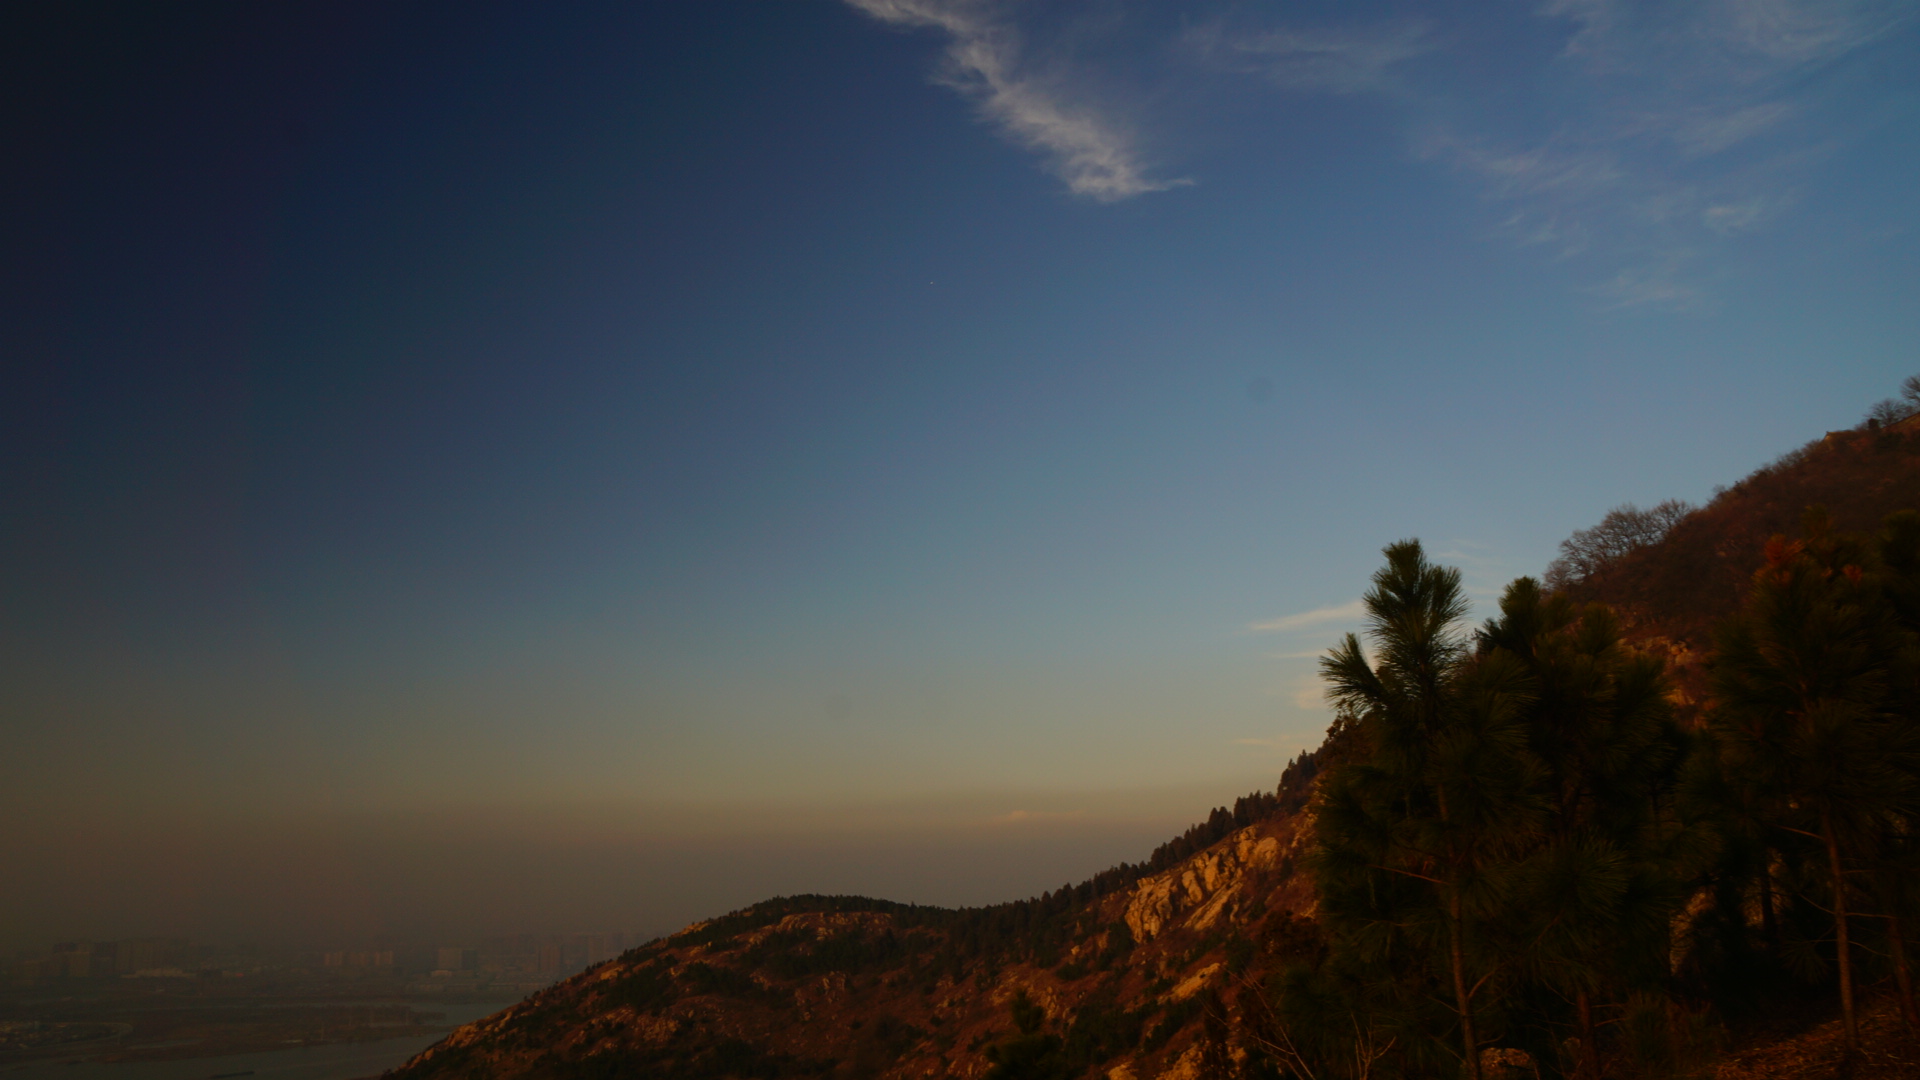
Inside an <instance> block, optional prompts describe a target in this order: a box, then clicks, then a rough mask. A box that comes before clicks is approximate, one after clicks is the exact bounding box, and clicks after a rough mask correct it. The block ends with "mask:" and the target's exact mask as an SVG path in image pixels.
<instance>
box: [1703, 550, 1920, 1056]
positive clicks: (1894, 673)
mask: <svg viewBox="0 0 1920 1080" xmlns="http://www.w3.org/2000/svg"><path fill="white" fill-rule="evenodd" d="M1807 532H1808V534H1809V535H1808V538H1807V539H1806V540H1805V541H1795V542H1789V541H1787V540H1786V539H1785V538H1783V537H1776V538H1774V540H1773V541H1772V542H1771V543H1770V544H1769V545H1768V546H1767V552H1766V559H1767V561H1766V565H1764V566H1763V567H1762V568H1761V569H1760V570H1759V571H1758V572H1757V573H1756V574H1755V575H1754V578H1753V584H1752V588H1751V590H1750V591H1749V594H1748V598H1747V604H1746V607H1745V608H1744V609H1743V610H1742V611H1741V612H1740V614H1739V615H1738V616H1736V617H1735V618H1734V619H1732V620H1730V621H1729V622H1728V623H1727V624H1726V625H1725V626H1723V627H1722V629H1721V632H1720V634H1719V650H1718V653H1719V654H1718V657H1717V659H1716V660H1715V663H1714V670H1713V687H1714V692H1715V695H1716V697H1717V698H1718V708H1717V709H1716V710H1715V713H1714V716H1715V723H1716V726H1717V728H1718V730H1719V734H1720V736H1721V743H1722V746H1723V747H1724V748H1725V753H1726V756H1727V759H1728V768H1729V771H1730V772H1731V773H1732V774H1733V775H1734V776H1735V777H1736V778H1737V780H1736V782H1738V783H1740V784H1744V785H1745V786H1747V787H1748V788H1750V789H1751V790H1752V791H1754V792H1756V793H1758V795H1759V796H1760V798H1761V800H1762V802H1763V804H1764V805H1765V807H1766V809H1767V812H1768V813H1769V815H1770V817H1771V821H1772V824H1773V826H1774V827H1776V828H1778V829H1781V830H1784V831H1787V832H1789V833H1794V834H1798V835H1801V836H1805V837H1808V838H1809V839H1812V840H1814V841H1815V842H1817V843H1818V844H1819V845H1820V848H1821V850H1822V852H1823V854H1824V857H1825V864H1826V865H1825V867H1824V870H1825V874H1824V877H1825V881H1826V885H1827V888H1828V890H1829V893H1830V898H1831V911H1832V914H1833V927H1834V942H1835V957H1836V967H1837V969H1838V971H1837V977H1838V983H1839V992H1840V1004H1841V1015H1842V1028H1843V1031H1844V1035H1845V1041H1846V1049H1847V1054H1848V1057H1849V1059H1850V1060H1851V1058H1852V1057H1853V1056H1854V1055H1856V1054H1857V1053H1858V1050H1859V1024H1858V1019H1857V1015H1856V1009H1855V1002H1854V972H1853V929H1852V924H1851V916H1850V912H1851V910H1852V907H1851V901H1852V899H1853V897H1854V894H1855V891H1856V890H1855V889H1854V887H1853V884H1854V880H1855V879H1856V878H1858V877H1860V876H1861V875H1863V874H1865V875H1869V876H1871V875H1872V874H1873V873H1874V871H1875V870H1876V869H1877V870H1879V871H1881V872H1882V873H1885V872H1886V871H1888V870H1890V869H1891V866H1890V865H1889V864H1888V863H1887V862H1886V858H1887V857H1888V856H1889V855H1891V854H1893V841H1894V839H1895V838H1897V837H1899V836H1900V835H1901V834H1902V832H1903V831H1904V830H1905V827H1906V824H1907V823H1908V822H1909V821H1911V820H1912V818H1913V816H1914V813H1915V811H1916V809H1920V805H1916V796H1920V783H1916V777H1917V774H1920V739H1917V738H1916V730H1915V725H1914V723H1913V720H1912V717H1911V715H1901V714H1900V712H1899V711H1898V706H1899V705H1900V704H1902V702H1901V701H1900V700H1899V699H1900V698H1901V696H1902V695H1900V694H1898V693H1897V692H1896V691H1897V690H1898V689H1899V683H1900V682H1901V680H1900V679H1899V678H1898V674H1899V672H1898V669H1899V668H1900V667H1901V666H1902V660H1903V654H1904V653H1910V651H1911V643H1910V641H1905V640H1903V637H1907V636H1910V635H1903V634H1902V632H1901V626H1900V624H1899V621H1898V619H1897V617H1896V608H1895V605H1894V603H1892V602H1891V593H1890V590H1889V589H1888V588H1887V584H1888V583H1887V582H1886V581H1885V580H1884V576H1883V575H1882V574H1881V573H1878V572H1877V571H1878V569H1879V565H1878V564H1879V561H1880V560H1879V559H1878V557H1877V556H1878V552H1876V551H1875V550H1873V545H1871V544H1869V543H1866V542H1865V541H1864V540H1863V539H1862V538H1857V537H1844V536H1836V535H1833V534H1831V533H1830V531H1829V530H1828V529H1827V527H1826V523H1825V518H1824V516H1823V515H1821V514H1819V513H1817V512H1814V513H1810V514H1809V515H1808V520H1807ZM1876 864H1877V865H1876Z"/></svg>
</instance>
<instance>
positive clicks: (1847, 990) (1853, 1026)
mask: <svg viewBox="0 0 1920 1080" xmlns="http://www.w3.org/2000/svg"><path fill="white" fill-rule="evenodd" d="M1820 834H1821V838H1822V839H1824V840H1825V841H1826V842H1827V871H1828V872H1829V873H1831V874H1832V875H1833V931H1834V939H1835V941H1836V943H1837V944H1838V947H1839V951H1840V1026H1841V1029H1842V1030H1843V1031H1844V1032H1845V1033H1846V1039H1847V1057H1846V1060H1847V1062H1848V1063H1849V1064H1850V1063H1851V1062H1852V1061H1853V1059H1854V1057H1855V1056H1856V1055H1858V1054H1859V1052H1860V1028H1859V1025H1858V1024H1857V1023H1856V1021H1855V1019H1854V1014H1853V943H1852V941H1851V940H1850V939H1849V936H1848V933H1847V879H1846V874H1845V870H1844V869H1843V867H1842V866H1841V862H1840V841H1839V839H1838V838H1836V837H1835V836H1834V834H1833V812H1832V811H1831V810H1826V809H1822V810H1821V811H1820ZM1476 1080H1477V1078H1476Z"/></svg>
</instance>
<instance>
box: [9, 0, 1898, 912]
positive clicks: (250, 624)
mask: <svg viewBox="0 0 1920 1080" xmlns="http://www.w3.org/2000/svg"><path fill="white" fill-rule="evenodd" d="M5 18H6V27H7V33H6V34H4V35H0V41H4V44H0V49H4V50H5V53H6V57H7V62H6V64H5V65H4V70H5V74H4V76H0V78H4V79H5V80H6V85H7V91H8V92H7V93H6V95H5V100H6V104H5V106H3V107H0V109H3V110H4V116H5V121H4V123H5V125H6V127H5V131H6V139H7V145H8V146H9V147H10V148H13V149H14V153H12V154H10V155H9V157H10V158H11V160H10V161H9V163H8V165H7V166H6V168H5V170H4V176H5V184H6V188H5V190H6V193H7V195H8V198H6V199H5V200H3V201H0V236H4V237H5V247H4V250H5V251H6V253H7V255H6V258H5V259H4V269H5V273H6V281H5V288H4V289H0V313H3V314H0V354H4V355H5V356H6V357H7V359H8V362H7V363H6V364H5V365H4V373H3V374H0V409H3V410H4V415H3V418H4V423H0V445H3V446H4V454H5V460H6V461H7V463H8V466H7V468H6V469H5V470H4V473H3V476H0V484H3V485H4V487H3V488H0V522H4V526H3V527H0V545H3V547H0V567H4V570H0V726H3V727H4V732H5V746H6V750H5V754H4V757H0V760H3V761H4V762H5V764H4V765H0V813H4V816H5V817H6V819H7V821H8V822H9V823H10V828H8V829H7V830H5V831H4V833H0V867H4V868H5V873H6V875H7V877H8V879H9V887H8V888H6V889H4V890H0V937H3V938H4V939H5V940H0V948H37V947H41V946H42V945H43V944H44V943H45V942H47V941H51V940H55V939H66V938H84V937H120V936H139V935H149V934H156V935H160V934H188V935H193V936H196V937H202V938H205V939H208V940H231V939H237V938H239V937H241V936H246V935H267V936H276V937H280V938H284V939H288V940H308V939H312V940H321V939H327V940H344V939H347V938H363V937H370V936H374V935H378V934H383V933H384V934H396V933H411V932H414V931H415V930H420V931H421V932H427V933H431V934H435V935H440V936H458V935H463V934H481V933H513V932H523V931H524V932H550V931H565V930H576V929H585V928H588V927H605V928H616V927H617V928H625V929H631V930H634V931H635V932H639V933H643V934H651V933H660V932H665V931H669V930H672V929H675V928H677V927H678V926H680V925H684V924H685V923H687V922H690V921H692V920H694V919H697V918H701V917H705V916H709V915H714V914H718V913H721V912H722V911H725V910H728V909H731V908H735V907H739V906H741V905H743V904H746V903H750V902H752V901H755V900H759V899H763V898H765V897H766V896H770V895H774V894H790V893H799V892H827V893H866V894H871V895H878V896H883V897H887V898H890V899H897V900H907V901H917V902H924V903H936V904H977V903H987V902H993V901H997V900H1010V899H1015V898H1018V897H1023V896H1027V895H1031V894H1034V893H1037V892H1038V891H1040V890H1041V889H1046V888H1052V887H1055V886H1057V885H1059V884H1061V883H1063V882H1066V881H1070V880H1071V881H1078V880H1080V879H1082V878H1084V877H1086V876H1087V875H1089V874H1091V873H1092V872H1094V871H1096V870H1099V869H1102V868H1104V867H1106V866H1109V865H1111V864H1113V863H1115V862H1119V861H1122V860H1128V861H1133V860H1138V859H1141V858H1144V857H1145V856H1146V855H1147V854H1148V852H1150V851H1151V849H1152V848H1153V846H1154V845H1156V844H1158V843H1160V842H1161V841H1164V840H1166V839H1168V838H1170V837H1171V836H1173V835H1175V834H1177V833H1178V832H1179V831H1180V830H1181V829H1183V828H1185V827H1186V826H1187V825H1188V824H1191V823H1193V822H1195V821H1198V820H1200V819H1201V818H1203V817H1204V816H1205V814H1206V812H1207V810H1208V809H1209V808H1210V807H1212V806H1216V805H1220V804H1223V803H1225V804H1231V802H1232V801H1233V799H1234V798H1235V797H1236V796H1238V795H1242V794H1245V793H1247V792H1248V791H1251V790H1254V789H1256V788H1261V789H1271V788H1272V787H1273V786H1274V784H1275V783H1276V782H1277V780H1278V778H1279V775H1280V772H1281V769H1282V768H1283V767H1284V765H1285V763H1286V761H1287V760H1288V759H1289V758H1291V757H1292V756H1294V755H1295V754H1297V753H1298V752H1300V751H1301V750H1304V749H1310V748H1311V747H1313V746H1314V745H1316V744H1317V743H1318V741H1319V738H1320V735H1321V733H1322V732H1323V731H1324V729H1325V727H1326V724H1327V721H1328V718H1329V717H1328V712H1327V709H1326V707H1325V705H1324V704H1323V703H1322V701H1321V700H1320V688H1319V684H1318V682H1317V677H1316V675H1315V667H1314V657H1315V656H1316V655H1317V654H1318V653H1319V652H1320V651H1322V650H1324V649H1325V648H1326V647H1327V646H1328V645H1329V644H1330V643H1331V642H1333V641H1334V640H1335V639H1336V638H1337V637H1338V636H1339V635H1340V634H1342V633H1344V632H1346V631H1348V630H1351V629H1354V628H1356V626H1357V620H1358V608H1357V604H1356V599H1357V597H1358V596H1359V595H1360V593H1361V592H1362V590H1363V589H1364V587H1365V584H1366V579H1367V576H1368V575H1369V574H1370V573H1371V572H1372V571H1373V569H1374V568H1375V566H1376V565H1377V562H1378V559H1379V553H1380V550H1381V548H1382V546H1383V545H1385V544H1388V543H1391V542H1393V541H1396V540H1399V539H1402V538H1406V537H1419V538H1421V539H1422V540H1423V541H1424V542H1425V543H1426V545H1427V547H1428V550H1429V551H1430V552H1431V553H1433V555H1434V556H1435V558H1436V559H1437V561H1440V562H1444V563H1448V564H1452V565H1457V566H1459V567H1461V568H1462V570H1463V572H1464V573H1465V575H1466V580H1467V584H1468V587H1469V589H1470V592H1471V595H1472V596H1473V597H1474V598H1475V600H1476V602H1477V603H1478V604H1479V605H1480V606H1481V607H1480V613H1481V614H1485V609H1486V606H1487V605H1488V604H1489V602H1490V600H1491V598H1492V597H1494V596H1495V595H1497V592H1498V590H1499V589H1500V587H1501V586H1502V585H1504V584H1505V582H1507V581H1508V580H1510V579H1511V578H1513V577H1515V576H1518V575H1522V574H1538V573H1540V572H1541V571H1542V570H1543V568H1544V567H1545V565H1546V564H1547V562H1548V560H1549V559H1551V558H1552V556H1553V554H1554V552H1555V548H1556V545H1557V544H1558V543H1559V541H1560V540H1561V539H1562V538H1564V537H1566V536H1567V535H1568V534H1569V533H1570V532H1572V531H1573V530H1575V529H1578V528H1582V527H1585V526H1589V525H1592V524H1593V523H1595V522H1597V521H1598V520H1599V519H1600V518H1601V516H1602V515H1603V514H1605V513H1606V512H1607V511H1608V510H1609V509H1610V508H1612V507H1615V506H1617V505H1619V504H1622V503H1626V502H1634V503H1638V504H1640V505H1643V506H1645V505H1651V504H1653V503H1657V502H1659V501H1661V500H1664V499H1668V498H1680V499H1687V500H1691V501H1694V502H1704V501H1706V500H1707V499H1709V498H1710V497H1711V496H1712V493H1713V490H1714V488H1715V486H1716V485H1723V484H1730V483H1733V482H1734V481H1736V480H1738V479H1739V478H1740V477H1742V476H1744V475H1745V474H1747V473H1748V472H1750V471H1752V470H1753V469H1755V468H1756V467H1758V466H1760V465H1762V464H1764V463H1766V462H1767V461H1769V460H1772V459H1773V458H1775V457H1777V456H1778V455H1780V454H1782V453H1784V452H1786V451H1789V450H1792V449H1794V448H1795V447H1797V446H1800V445H1801V444H1803V443H1805V442H1807V441H1808V440H1810V439H1814V438H1817V437H1819V436H1820V435H1821V434H1822V433H1823V432H1824V431H1827V430H1831V429H1838V428H1845V427H1850V426H1852V425H1854V424H1856V423H1858V422H1859V420H1860V418H1861V416H1862V414H1863V413H1864V411H1865V410H1866V409H1867V408H1868V407H1869V406H1870V405H1871V404H1872V403H1873V402H1874V401H1875V400H1877V399H1880V398H1884V397H1887V396H1889V395H1891V394H1893V393H1894V392H1895V391H1896V389H1897V387H1898V385H1899V383H1900V380H1901V379H1902V378H1904V377H1906V376H1908V375H1911V374H1914V373H1915V372H1916V371H1920V351H1916V349H1915V346H1914V344H1913V343H1914V342H1915V341H1920V304H1916V303H1914V296H1915V285H1916V283H1920V272H1917V271H1920V264H1917V262H1916V259H1917V258H1920V255H1917V253H1920V245H1916V244H1915V242H1914V240H1915V236H1916V226H1920V198H1916V194H1915V190H1916V189H1915V185H1914V184H1913V183H1912V178H1913V177H1914V176H1915V175H1920V4H1916V3H1912V2H1905V0H1899V2H1886V3H1880V2H1865V3H1847V4H1841V3H1836V2H1827V0H1818V2H1816V0H1804V2H1795V0H1781V2H1779V3H1773V4H1766V5H1757V6H1755V5H1732V4H1724V5H1723V4H1703V5H1697V6H1691V7H1685V8H1671V7H1669V6H1666V5H1658V4H1639V3H1628V2H1625V0H1582V2H1580V3H1559V4H1548V5H1536V6H1531V7H1529V6H1512V7H1496V8H1490V9H1486V10H1474V11H1428V10H1425V9H1414V8H1410V7H1407V6H1404V5H1395V4H1363V5H1357V6H1356V5H1351V4H1338V5H1335V4H1285V5H1282V4H1272V3H1241V2H1232V3H1228V2H1219V3H1215V2H1211V0H1204V2H1202V0H1196V2H1194V3H1191V4H1183V5H1159V4H1148V3H1143V2H1136V0H1102V2H1100V3H1096V4H1090V5H1088V4H1064V3H1053V2H1033V3H1012V2H1006V3H1001V2H997V0H973V2H961V0H848V2H839V0H814V2H806V3H787V4H776V5H758V6H754V5H745V4H731V3H711V4H688V5H617V4H599V3H590V4H582V5H577V6H572V7H569V8H567V9H566V10H564V11H552V10H543V9H531V8H525V7H518V6H514V5H505V4H479V5H467V4H463V5H457V6H456V5H434V4H398V5H385V6H381V7H378V8H372V7H364V6H345V7H342V6H338V5H274V6H270V7H259V6H251V5H226V6H209V7H198V8H194V9H192V10H190V11H172V12H167V11H159V10H154V9H151V8H149V7H147V6H142V5H119V6H116V5H110V4H108V5H97V6H66V5H61V6H57V7H50V8H44V9H40V10H31V11H29V10H20V11H14V12H10V13H9V14H8V15H7V16H6V17H5ZM429 924H430V925H429Z"/></svg>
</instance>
